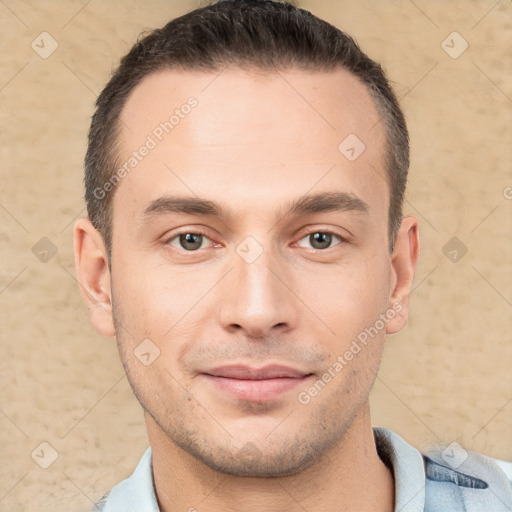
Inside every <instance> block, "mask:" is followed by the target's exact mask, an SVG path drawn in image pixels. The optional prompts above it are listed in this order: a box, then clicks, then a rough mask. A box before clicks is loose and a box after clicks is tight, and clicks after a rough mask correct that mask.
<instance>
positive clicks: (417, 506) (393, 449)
mask: <svg viewBox="0 0 512 512" xmlns="http://www.w3.org/2000/svg"><path fill="white" fill-rule="evenodd" d="M373 434H374V437H375V442H376V445H377V452H378V454H379V457H380V458H381V459H382V461H383V462H384V463H385V464H386V465H387V466H388V467H389V468H390V469H392V471H393V474H394V478H395V512H403V511H407V512H423V510H424V507H425V468H424V464H423V458H422V455H421V454H420V452H419V451H418V450H416V449H415V448H413V447H412V446H410V445H409V444H407V443H406V442H405V441H404V440H403V439H402V438H401V437H400V436H398V435H397V434H395V433H394V432H391V431H390V430H387V429H385V428H380V427H375V428H374V429H373ZM98 506H101V507H100V510H101V511H102V512H119V511H120V510H122V511H123V512H160V509H159V507H158V501H157V498H156V492H155V487H154V483H153V468H152V463H151V448H148V449H147V450H146V452H145V453H144V455H143V456H142V458H141V460H140V462H139V464H138V466H137V468H136V469H135V471H134V472H133V474H132V475H131V476H130V477H129V478H127V479H126V480H123V481H122V482H121V483H119V484H118V485H116V486H115V487H113V488H112V490H111V491H110V493H109V494H108V495H107V496H105V497H104V498H103V499H102V500H100V502H99V503H98Z"/></svg>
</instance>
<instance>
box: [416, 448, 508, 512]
mask: <svg viewBox="0 0 512 512" xmlns="http://www.w3.org/2000/svg"><path fill="white" fill-rule="evenodd" d="M423 461H424V466H425V512H438V511H439V512H440V511H446V510H453V511H458V510H461V511H466V512H481V511H484V510H485V511H487V512H501V511H503V512H509V511H511V510H512V483H511V481H510V478H511V476H510V475H511V473H512V463H507V462H503V461H499V460H496V459H493V458H491V457H487V456H485V455H482V454H480V453H476V452H471V451H466V450H464V449H463V448H462V447H461V446H459V445H458V444H456V443H452V445H450V446H449V447H447V448H446V449H445V450H443V451H440V450H438V451H433V452H431V453H429V454H428V455H423ZM447 506H449V507H450V508H449V509H448V508H447Z"/></svg>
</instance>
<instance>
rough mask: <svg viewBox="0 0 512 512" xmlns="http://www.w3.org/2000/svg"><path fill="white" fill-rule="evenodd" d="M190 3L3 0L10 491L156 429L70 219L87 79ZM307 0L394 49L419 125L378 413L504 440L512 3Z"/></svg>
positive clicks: (125, 459) (8, 500)
mask: <svg viewBox="0 0 512 512" xmlns="http://www.w3.org/2000/svg"><path fill="white" fill-rule="evenodd" d="M198 5H199V4H198V2H197V1H195V0H176V1H169V0H166V1H157V0H147V1H135V0H126V1H121V0H116V1H99V0H92V1H89V2H85V1H83V0H79V1H78V0H77V1H63V0H59V1H48V0H45V1H37V2H36V1H35V0H32V1H30V2H29V1H21V0H18V1H15V0H2V1H0V33H1V34H2V35H1V41H0V44H1V48H0V55H1V76H0V108H1V126H2V138H1V148H0V151H1V173H2V180H1V190H0V222H1V235H0V236H1V239H0V242H1V252H0V258H1V260H0V265H1V268H0V311H1V316H2V320H1V326H2V327H1V329H2V333H1V334H2V340H1V348H2V357H1V359H0V366H1V369H0V375H1V377H0V379H1V387H0V389H1V391H0V432H1V447H0V460H1V469H0V510H1V511H9V512H16V511H22V510H23V511H24V510H30V511H36V510H37V511H39V512H42V511H52V512H59V511H71V510H73V511H81V510H86V509H87V508H89V507H91V503H92V501H94V500H97V499H98V498H99V497H100V496H101V495H102V494H103V493H104V492H105V491H107V490H108V489H109V488H110V487H112V486H113V485H114V484H116V483H117V482H119V481H120V480H121V479H122V478H124V477H126V476H128V474H129V473H130V472H131V471H132V470H133V469H134V467H135V465H136V463H137V462H138V460H139V457H140V456H141V454H142V453H143V451H144V450H145V448H146V446H147V438H146V434H145V429H144V424H143V417H142V412H141V409H140V407H139V405H138V403H137V402H136V400H135V399H134V398H133V395H132V393H131V390H130V388H129V386H128V384H127V381H126V378H125V377H124V373H123V370H122V367H121V365H120V363H119V361H118V356H117V352H116V348H115V343H114V342H113V341H112V340H108V339H103V338H101V337H100V336H99V335H97V334H96V333H95V332H94V331H93V329H92V327H91V326H90V324H89V320H88V316H87V314H86V308H85V306H84V304H83V303H82V300H81V297H80V295H79V291H78V286H77V283H76V281H75V277H74V276H75V273H74V268H73V259H72V249H71V233H72V225H73V221H74V219H75V218H76V217H77V216H80V215H83V214H84V209H83V208H84V202H83V199H82V195H83V190H82V161H83V156H84V151H85V142H86V133H87V130H88V125H89V119H90V116H91V115H92V113H93V102H94V100H95V97H96V95H97V94H98V93H99V92H100V90H101V89H102V87H103V85H104V84H105V82H106V80H107V79H108V77H109V74H110V72H111V69H112V67H113V66H114V65H115V64H116V63H117V61H118V59H119V58H120V57H121V56H122V55H123V54H124V53H125V52H126V51H127V50H128V49H129V48H130V46H131V45H132V44H133V43H134V41H135V40H136V37H137V35H138V34H139V33H140V32H141V31H142V30H148V29H150V28H153V27H157V26H161V25H163V24H164V23H165V22H166V21H168V20H169V19H170V18H173V17H175V16H177V15H179V14H183V13H185V12H187V11H188V10H190V9H192V8H194V7H196V6H198ZM299 5H300V6H302V7H305V8H307V9H310V10H312V11H313V12H314V13H315V14H317V15H319V16H321V17H324V18H325V19H327V20H328V21H330V22H332V23H334V24H335V25H337V26H338V27H340V28H342V29H344V30H346V31H347V32H349V33H350V34H352V35H353V36H355V37H356V39H357V40H358V41H359V43H360V44H361V46H362V47H363V49H364V50H365V51H367V52H368V53H369V54H370V55H371V56H373V57H374V58H376V59H380V60H381V61H382V62H383V64H384V66H385V68H386V69H387V70H388V73H389V75H390V77H391V78H392V80H393V81H394V82H395V85H396V90H397V92H398V94H399V96H400V97H401V99H402V100H401V102H402V105H403V107H404V109H405V112H406V115H407V118H408V122H409V126H410V131H411V138H412V166H411V176H410V185H409V192H408V196H407V202H406V205H405V211H406V213H412V214H415V215H417V216H418V218H419V220H420V225H421V236H422V243H423V254H422V258H421V263H420V265H419V269H418V271H417V275H416V279H415V289H414V293H413V297H412V314H411V318H410V322H409V325H408V327H407V328H406V329H405V330H404V331H403V332H402V333H400V334H399V335H395V336H393V337H390V338H389V340H388V345H387V348H386V351H385V355H384V361H383V364H382V368H381V371H380V374H379V378H378V380H377V382H376V385H375V388H374V390H373V392H372V405H373V411H374V413H373V414H374V416H373V417H374V423H375V424H377V425H382V426H386V427H389V428H392V429H393V430H395V431H396V432H398V433H399V434H401V435H402V436H403V437H404V438H405V439H406V440H407V441H409V442H410V443H412V444H414V445H415V446H417V447H419V448H422V449H426V448H428V447H430V446H432V445H434V444H438V445H441V446H445V445H448V444H450V443H451V442H453V441H456V442H458V443H460V444H461V445H464V446H465V447H467V448H470V449H474V450H477V451H481V452H484V453H486V454H489V455H492V456H495V457H499V458H502V459H509V460H510V459H512V435H511V433H512V402H511V400H512V388H511V384H510V373H511V372H510V367H511V361H512V343H511V338H512V334H511V320H510V318H511V306H512V276H511V272H510V262H511V257H512V242H511V233H512V200H510V197H512V188H510V187H512V165H511V163H512V140H511V139H512V137H511V132H512V128H511V127H512V82H511V79H510V77H511V76H512V62H511V55H512V5H511V3H510V2H509V1H507V0H502V1H498V2H496V1H495V0H478V1H476V0H473V1H468V0H460V1H449V2H447V1H445V0H437V1H426V0H415V2H413V1H410V0H397V1H386V2H384V1H377V0H373V1H368V0H367V1H359V0H351V1H343V0H303V1H300V2H299ZM43 31H45V32H48V33H49V34H50V35H51V37H52V38H53V39H55V40H56V41H57V43H58V48H57V50H56V51H55V52H54V53H53V54H52V55H51V56H49V57H48V58H46V59H43V58H41V57H40V55H39V54H38V53H36V51H34V49H32V47H31V44H32V41H35V43H34V46H35V45H36V44H39V47H37V46H35V48H37V49H38V51H40V52H42V51H43V48H41V47H42V43H41V38H43V37H44V38H46V39H44V41H45V46H44V48H46V50H48V49H49V48H50V40H49V39H48V36H39V34H41V32H43ZM453 31H457V32H458V33H459V34H460V35H461V36H462V37H463V38H464V39H465V40H466V41H467V43H468V44H469V47H468V49H467V50H466V51H465V52H464V53H463V54H462V55H460V56H459V57H458V58H457V59H453V58H451V57H450V56H449V55H448V54H447V53H446V52H445V51H444V50H443V49H442V47H441V43H442V41H443V40H445V39H446V37H447V36H448V35H449V34H451V33H452V32H453ZM448 43H449V44H450V45H452V43H451V42H450V40H448ZM453 45H455V46H454V48H455V50H457V49H458V48H461V46H460V45H459V43H456V41H455V42H454V43H453ZM507 187H508V188H507ZM507 197H508V199H507ZM454 236H455V237H458V239H459V240H460V243H463V244H464V245H465V246H466V247H467V254H465V255H464V256H463V257H462V258H461V259H460V260H459V261H457V262H455V263H454V262H452V261H450V259H449V257H452V256H454V254H452V255H450V254H449V250H452V249H449V250H446V249H445V250H444V252H443V247H444V246H445V244H446V243H447V242H448V241H449V240H450V239H452V237H454ZM42 237H47V238H49V239H50V240H51V242H52V243H53V244H54V245H55V247H56V249H57V251H58V252H57V253H56V254H55V255H54V256H53V257H51V258H50V259H49V260H48V261H47V262H46V263H45V262H43V261H40V259H38V258H37V257H36V255H34V253H33V251H32V248H33V246H34V245H35V244H36V243H37V242H38V241H39V240H40V239H41V238H42ZM41 243H42V244H43V246H44V244H45V243H46V244H47V246H46V248H47V249H48V247H49V246H48V242H41ZM449 247H450V246H449ZM43 250H44V247H43ZM456 250H457V251H459V252H458V256H459V257H460V254H461V252H460V248H459V249H456ZM39 251H41V248H39ZM36 252H37V251H36ZM445 253H447V254H448V256H449V257H447V256H446V255H445ZM39 256H40V257H43V255H41V254H39ZM50 256H51V252H50V253H48V256H47V258H49V257H50ZM41 442H47V443H49V444H50V445H51V446H52V447H53V448H54V449H55V450H56V452H57V453H58V458H57V459H56V460H55V462H53V464H52V465H51V466H50V467H49V468H48V469H43V468H41V467H40V466H39V465H38V464H37V463H36V462H35V460H37V461H38V462H45V461H46V462H49V461H50V459H49V457H50V456H51V453H52V452H51V450H50V448H48V446H46V445H43V446H42V447H39V445H40V443H41ZM34 450H35V451H34ZM41 450H43V452H41ZM33 451H34V452H33ZM31 453H34V459H35V460H34V459H33V458H32V457H31ZM41 453H43V454H44V455H41ZM38 454H39V457H38Z"/></svg>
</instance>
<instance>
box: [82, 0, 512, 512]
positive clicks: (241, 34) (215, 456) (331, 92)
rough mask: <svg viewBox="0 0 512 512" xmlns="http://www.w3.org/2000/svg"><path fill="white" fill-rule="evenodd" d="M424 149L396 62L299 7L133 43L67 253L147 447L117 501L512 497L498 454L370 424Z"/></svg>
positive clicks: (211, 20)
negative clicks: (412, 170)
mask: <svg viewBox="0 0 512 512" xmlns="http://www.w3.org/2000/svg"><path fill="white" fill-rule="evenodd" d="M408 165H409V145H408V133H407V127H406V124H405V120H404V116H403V114H402V112H401V110H400V107H399V105H398V102H397V100H396V97H395V95H394V93H393V91H392V90H391V88H390V86H389V84H388V82H387V79H386V77H385V75H384V73H383V71H382V69H381V67H380V66H379V65H378V64H377V63H375V62H374V61H372V60H371V59H369V58H368V57H367V56H366V55H365V54H364V53H363V52H362V51H361V50H360V49H359V48H358V46H357V45H356V44H355V42H354V41H353V40H352V39H351V38H350V37H349V36H347V35H346V34H344V33H342V32H341V31H339V30H338V29H336V28H335V27H333V26H331V25H329V24H328V23H326V22H324V21H322V20H320V19H318V18H316V17H314V16H313V15H312V14H310V13H309V12H307V11H304V10H301V9H298V8H296V7H294V6H292V5H290V4H282V3H276V2H271V1H263V0H246V1H243V0H238V1H236V0H228V1H222V2H218V3H215V4H212V5H210V6H207V7H204V8H202V9H198V10H195V11H193V12H191V13H189V14H187V15H185V16H183V17H181V18H178V19H176V20H174V21H172V22H170V23H169V24H168V25H166V26H165V27H164V28H162V29H160V30H156V31H154V32H152V33H151V34H149V35H148V36H146V37H145V38H144V39H142V40H140V41H139V42H138V43H137V44H136V45H135V46H134V47H133V48H132V50H131V51H130V52H129V54H128V55H127V56H126V57H124V58H123V60H122V62H121V65H120V67H119V68H118V69H117V71H116V72H115V74H114V76H113V77H112V79H111V80H110V82H109V83H108V84H107V86H106V88H105V89H104V91H103V92H102V93H101V95H100V96H99V98H98V101H97V110H96V113H95V115H94V117H93V120H92V124H91V130H90V135H89V147H88V152H87V156H86V177H85V182H86V200H87V207H88V219H80V220H79V221H78V222H77V223H76V226H75V259H76V265H77V269H78V276H79V281H80V284H81V289H82V292H83V295H84V297H85V299H86V301H87V303H88V305H89V309H90V313H91V319H92V322H93V325H94V327H95V328H96V330H97V331H98V332H99V333H101V334H103V335H105V336H115V337H116V338H117V343H118V348H119V353H120V357H121V360H122V363H123V365H124V368H125V370H126V373H127V376H128V379H129V382H130V384H131V386H132V388H133V391H134V394H135V396H136V397H137V399H138V400H139V402H140V404H141V405H142V407H143V409H144V414H145V421H146V425H147V431H148V436H149V441H150V445H151V448H149V449H148V451H147V452H146V453H145V455H144V456H143V458H142V460H141V461H140V463H139V466H138V467H137V469H136V471H135V472H134V474H133V475H132V476H131V477H130V478H129V479H127V480H125V481H123V482H122V483H121V484H119V485H117V486H116V487H114V488H113V489H112V490H111V492H110V493H108V494H107V495H106V496H104V498H103V499H102V500H101V507H102V510H104V511H106V512H107V511H108V512H111V511H123V512H128V511H138V512H141V511H158V510H160V511H162V512H169V511H175V510H183V511H195V510H198V511H208V512H216V511H229V510H232V511H244V512H251V511H261V510H263V511H272V512H273V511H283V510H286V511H292V512H293V511H299V510H300V511H303V510H308V511H311V512H313V511H317V510H322V511H327V512H331V511H332V512H334V511H337V512H338V511H370V510H371V511H380V512H388V511H393V510H396V511H399V510H401V511H408V512H416V511H423V510H425V511H438V510H439V511H440V510H443V511H447V510H449V511H451V510H475V511H476V510H479V511H482V510H486V511H491V510H492V511H501V510H510V508H511V507H512V492H511V488H510V485H509V483H508V482H507V478H506V476H505V473H504V472H503V471H502V470H501V469H500V467H499V466H498V464H497V463H495V462H494V461H493V460H491V459H489V458H486V457H484V456H481V455H478V454H471V455H470V456H469V458H468V459H467V461H466V462H464V464H462V465H461V466H460V467H458V468H457V469H454V468H452V467H450V465H449V464H447V463H445V462H444V461H443V460H442V458H440V457H438V456H437V455H436V454H432V455H431V456H429V457H426V456H422V455H421V454H420V453H419V452H418V451H417V450H415V449H414V448H413V447H411V446H409V445H408V444H406V443H405V442H404V441H403V440H402V439H401V438H400V437H398V436H397V435H396V434H394V433H392V432H390V431H388V430H386V429H377V428H376V429H373V428H372V424H371V418H370V411H369V401H368V396H369V392H370V389H371V387H372V384H373V382H374V379H375V377H376V374H377V371H378V367H379V364H380V359H381V355H382V350H383V345H384V341H385V335H386V334H391V333H395V332H398V331H400V330H401V329H402V328H403V326H404V325H405V323H406V321H407V314H408V306H409V297H410V293H411V284H412V280H413V276H414V270H415V267H416V263H417V259H418V254H419V234H418V223H417V220H416V219H415V218H413V217H406V218H403V216H402V200H403V195H404V190H405V185H406V179H407V170H408ZM98 505H100V504H98Z"/></svg>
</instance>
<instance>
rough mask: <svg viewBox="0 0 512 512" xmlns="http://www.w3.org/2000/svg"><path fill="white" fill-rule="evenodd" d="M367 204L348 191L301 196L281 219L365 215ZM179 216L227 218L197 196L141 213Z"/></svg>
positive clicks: (155, 204) (164, 201)
mask: <svg viewBox="0 0 512 512" xmlns="http://www.w3.org/2000/svg"><path fill="white" fill-rule="evenodd" d="M369 210H370V208H369V206H368V204H367V203H365V202H364V201H363V200H362V199H360V198H359V197H357V196H355V195H354V194H350V193H347V192H323V193H318V194H310V195H306V196H302V197H300V198H299V199H297V200H295V201H292V202H291V203H290V204H289V205H288V206H287V208H285V211H284V214H283V216H285V217H286V216H290V215H297V216H298V215H303V214H312V213H323V212H342V211H355V212H361V213H368V212H369ZM168 213H180V214H188V215H204V216H212V217H213V216H214V217H220V218H228V217H229V216H230V215H229V212H228V211H227V210H226V209H225V208H224V207H223V206H221V205H220V204H219V203H216V202H215V201H210V200H207V199H201V198H199V197H184V196H163V197H159V198H158V199H155V200H154V201H151V202H150V203H149V204H148V205H147V206H146V207H145V208H144V211H143V216H144V217H145V218H149V217H153V216H155V215H158V214H168Z"/></svg>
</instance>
